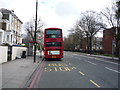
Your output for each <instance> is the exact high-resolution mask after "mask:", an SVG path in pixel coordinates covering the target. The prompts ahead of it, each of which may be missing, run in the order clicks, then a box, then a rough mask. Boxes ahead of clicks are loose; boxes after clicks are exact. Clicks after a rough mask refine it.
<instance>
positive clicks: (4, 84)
mask: <svg viewBox="0 0 120 90" xmlns="http://www.w3.org/2000/svg"><path fill="white" fill-rule="evenodd" d="M38 53H39V52H37V55H36V62H34V56H27V57H26V58H20V59H16V60H13V61H9V62H6V63H3V64H0V90H1V89H2V88H23V86H24V84H26V83H27V81H28V80H29V79H30V77H31V75H32V74H33V73H34V71H35V70H36V69H37V67H38V66H39V64H40V63H41V61H42V58H40V55H39V54H38Z"/></svg>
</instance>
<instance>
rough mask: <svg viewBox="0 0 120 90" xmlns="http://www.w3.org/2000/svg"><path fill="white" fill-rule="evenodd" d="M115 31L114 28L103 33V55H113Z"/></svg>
mask: <svg viewBox="0 0 120 90" xmlns="http://www.w3.org/2000/svg"><path fill="white" fill-rule="evenodd" d="M114 35H115V31H114V29H113V28H110V29H106V30H104V31H103V53H105V54H112V52H114V50H115V47H114V46H115V37H114Z"/></svg>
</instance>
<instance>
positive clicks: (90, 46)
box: [89, 36, 92, 54]
mask: <svg viewBox="0 0 120 90" xmlns="http://www.w3.org/2000/svg"><path fill="white" fill-rule="evenodd" d="M89 51H90V52H89V53H90V54H91V53H92V36H90V50H89Z"/></svg>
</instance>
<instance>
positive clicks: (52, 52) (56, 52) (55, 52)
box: [48, 51, 60, 55]
mask: <svg viewBox="0 0 120 90" xmlns="http://www.w3.org/2000/svg"><path fill="white" fill-rule="evenodd" d="M48 54H49V55H59V54H60V51H48Z"/></svg>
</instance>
